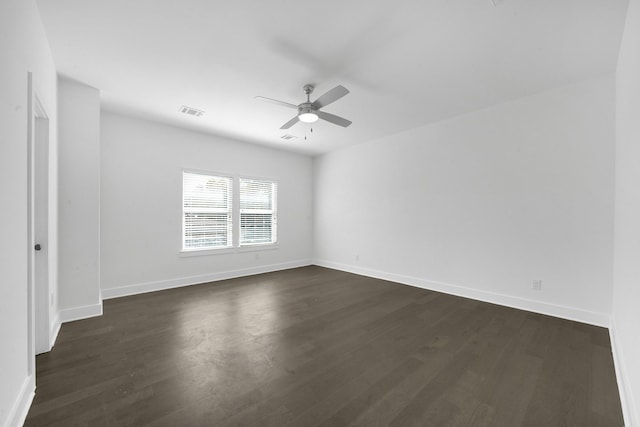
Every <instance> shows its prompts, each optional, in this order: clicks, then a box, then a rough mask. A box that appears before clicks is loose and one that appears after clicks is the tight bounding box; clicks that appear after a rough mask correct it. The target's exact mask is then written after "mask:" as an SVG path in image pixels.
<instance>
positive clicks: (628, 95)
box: [611, 0, 640, 426]
mask: <svg viewBox="0 0 640 427" xmlns="http://www.w3.org/2000/svg"><path fill="white" fill-rule="evenodd" d="M616 94H617V103H616V110H617V112H616V116H617V117H616V118H617V120H616V135H617V141H616V192H615V194H616V208H615V258H614V260H615V261H614V266H615V269H614V273H615V274H614V277H615V280H614V292H613V316H612V325H611V331H612V336H613V344H614V350H616V351H615V356H616V367H617V371H618V382H619V383H620V384H619V385H620V387H621V392H622V405H623V409H624V412H625V421H626V423H627V425H629V426H639V425H640V415H639V412H640V409H639V408H638V405H640V363H639V361H640V333H639V332H638V327H639V326H640V1H638V0H631V1H630V2H629V10H628V14H627V23H626V27H625V32H624V37H623V41H622V46H621V49H620V57H619V60H618V69H617V88H616Z"/></svg>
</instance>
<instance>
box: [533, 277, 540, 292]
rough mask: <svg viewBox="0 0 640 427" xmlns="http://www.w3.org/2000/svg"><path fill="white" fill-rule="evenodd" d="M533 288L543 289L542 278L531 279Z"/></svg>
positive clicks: (535, 289)
mask: <svg viewBox="0 0 640 427" xmlns="http://www.w3.org/2000/svg"><path fill="white" fill-rule="evenodd" d="M531 289H533V290H534V291H541V290H542V280H540V279H534V280H532V281H531Z"/></svg>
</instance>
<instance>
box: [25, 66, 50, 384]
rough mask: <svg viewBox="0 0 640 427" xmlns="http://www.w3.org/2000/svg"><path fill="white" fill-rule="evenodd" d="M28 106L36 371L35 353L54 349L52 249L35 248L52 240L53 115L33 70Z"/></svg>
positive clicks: (32, 351) (31, 312)
mask: <svg viewBox="0 0 640 427" xmlns="http://www.w3.org/2000/svg"><path fill="white" fill-rule="evenodd" d="M27 108H28V115H27V126H28V130H27V138H28V140H27V212H28V217H27V222H28V224H27V268H28V272H27V281H28V293H27V294H28V307H29V309H28V331H29V332H28V335H29V339H28V348H29V364H28V369H29V374H35V355H36V354H39V353H43V352H47V351H50V350H51V344H50V336H49V335H50V333H49V329H50V305H49V303H48V302H49V292H50V291H49V282H50V280H49V279H50V278H49V274H48V272H49V255H50V251H49V250H48V249H49V248H45V250H44V251H41V252H40V253H36V251H35V248H34V247H35V245H36V243H39V242H38V240H40V239H42V241H43V242H45V244H48V241H49V239H48V234H49V232H48V226H49V188H48V187H49V185H48V182H49V167H48V166H49V116H48V115H47V112H46V110H45V108H44V105H43V103H42V102H41V101H40V98H39V97H38V94H37V92H36V91H35V89H34V81H33V73H32V72H29V73H28V107H27ZM38 172H40V173H38ZM41 244H42V243H41Z"/></svg>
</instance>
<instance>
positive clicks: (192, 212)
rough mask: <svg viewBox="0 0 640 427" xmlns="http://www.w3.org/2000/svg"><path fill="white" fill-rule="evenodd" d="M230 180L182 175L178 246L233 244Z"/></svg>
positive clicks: (219, 246) (185, 248) (208, 247)
mask: <svg viewBox="0 0 640 427" xmlns="http://www.w3.org/2000/svg"><path fill="white" fill-rule="evenodd" d="M231 195H232V179H231V178H230V177H225V176H212V175H205V174H199V173H191V172H183V174H182V212H183V216H182V219H183V220H182V231H183V232H182V237H183V239H182V249H183V250H199V249H217V248H229V247H232V246H233V220H232V196H231Z"/></svg>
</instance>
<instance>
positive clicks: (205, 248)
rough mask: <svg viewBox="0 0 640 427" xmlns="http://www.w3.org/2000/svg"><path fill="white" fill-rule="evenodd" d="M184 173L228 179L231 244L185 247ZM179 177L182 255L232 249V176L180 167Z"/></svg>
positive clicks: (233, 195)
mask: <svg viewBox="0 0 640 427" xmlns="http://www.w3.org/2000/svg"><path fill="white" fill-rule="evenodd" d="M185 174H193V175H203V176H209V177H212V178H224V179H227V180H228V181H229V186H230V189H229V192H228V196H229V197H230V198H231V203H230V204H229V205H230V206H229V208H228V210H227V212H228V213H227V214H228V215H229V218H230V219H229V222H228V224H229V225H228V226H227V228H228V230H229V232H230V237H231V244H230V245H226V246H203V247H186V246H185V243H186V231H187V230H186V213H187V211H186V210H185V206H184V202H185V187H184V186H185ZM180 177H181V190H182V191H181V198H180V200H181V206H180V210H181V222H182V229H181V236H180V240H181V243H180V248H181V249H180V253H181V254H183V255H205V254H207V253H222V252H230V251H231V250H233V248H234V245H235V236H234V230H235V224H234V223H235V215H234V207H235V201H236V198H235V188H234V187H235V185H234V181H235V179H234V176H233V175H230V174H226V173H220V172H212V171H203V170H195V169H182V170H181V172H180ZM227 241H229V238H227Z"/></svg>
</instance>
